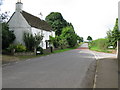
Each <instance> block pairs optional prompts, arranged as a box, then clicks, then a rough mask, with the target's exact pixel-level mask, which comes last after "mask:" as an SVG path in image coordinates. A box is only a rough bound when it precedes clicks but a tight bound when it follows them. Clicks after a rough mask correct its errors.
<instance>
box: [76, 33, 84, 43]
mask: <svg viewBox="0 0 120 90" xmlns="http://www.w3.org/2000/svg"><path fill="white" fill-rule="evenodd" d="M77 40H78V41H79V43H80V42H83V41H84V40H83V37H80V36H78V35H77Z"/></svg>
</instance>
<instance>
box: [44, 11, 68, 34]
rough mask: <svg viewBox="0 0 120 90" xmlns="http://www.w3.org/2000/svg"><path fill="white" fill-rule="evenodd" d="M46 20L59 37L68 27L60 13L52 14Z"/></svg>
mask: <svg viewBox="0 0 120 90" xmlns="http://www.w3.org/2000/svg"><path fill="white" fill-rule="evenodd" d="M45 20H46V21H47V22H48V23H49V24H50V25H51V26H52V28H53V30H54V31H55V34H56V35H57V36H59V35H61V33H62V28H63V27H66V26H67V25H68V23H67V21H66V20H65V19H64V18H63V16H62V14H61V13H59V12H51V13H50V14H49V15H48V16H47V17H46V18H45Z"/></svg>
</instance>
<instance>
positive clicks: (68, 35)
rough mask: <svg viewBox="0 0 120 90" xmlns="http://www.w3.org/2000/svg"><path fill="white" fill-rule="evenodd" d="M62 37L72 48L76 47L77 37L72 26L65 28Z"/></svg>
mask: <svg viewBox="0 0 120 90" xmlns="http://www.w3.org/2000/svg"><path fill="white" fill-rule="evenodd" d="M61 36H62V37H65V39H66V40H67V42H68V45H69V46H70V47H74V46H75V45H76V44H77V35H76V33H75V31H74V29H73V27H72V26H67V27H65V28H63V30H62V34H61Z"/></svg>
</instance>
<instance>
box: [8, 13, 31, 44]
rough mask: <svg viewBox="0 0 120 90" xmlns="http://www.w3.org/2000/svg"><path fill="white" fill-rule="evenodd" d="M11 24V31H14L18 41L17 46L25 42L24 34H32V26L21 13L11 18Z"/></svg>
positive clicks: (16, 41)
mask: <svg viewBox="0 0 120 90" xmlns="http://www.w3.org/2000/svg"><path fill="white" fill-rule="evenodd" d="M8 24H9V30H10V31H14V34H15V36H16V39H15V41H14V43H15V44H18V43H21V44H24V42H23V34H24V32H29V33H31V26H30V25H29V24H28V23H27V21H26V20H25V18H24V17H23V16H22V14H21V13H19V12H15V13H14V15H13V16H12V17H11V19H10V21H9V22H8Z"/></svg>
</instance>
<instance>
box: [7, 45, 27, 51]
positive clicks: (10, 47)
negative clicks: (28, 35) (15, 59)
mask: <svg viewBox="0 0 120 90" xmlns="http://www.w3.org/2000/svg"><path fill="white" fill-rule="evenodd" d="M14 49H15V52H25V51H26V47H25V46H24V45H22V44H17V45H14V44H10V46H9V47H8V48H7V50H8V51H9V52H11V51H13V50H14Z"/></svg>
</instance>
